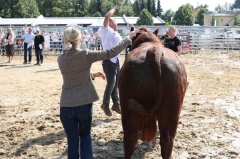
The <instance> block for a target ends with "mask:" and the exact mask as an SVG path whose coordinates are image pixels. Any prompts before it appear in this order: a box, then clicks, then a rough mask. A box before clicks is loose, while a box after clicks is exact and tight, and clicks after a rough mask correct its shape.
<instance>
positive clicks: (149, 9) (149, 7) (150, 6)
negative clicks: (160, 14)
mask: <svg viewBox="0 0 240 159" xmlns="http://www.w3.org/2000/svg"><path fill="white" fill-rule="evenodd" d="M147 10H148V11H149V12H150V13H151V14H152V4H151V0H147Z"/></svg>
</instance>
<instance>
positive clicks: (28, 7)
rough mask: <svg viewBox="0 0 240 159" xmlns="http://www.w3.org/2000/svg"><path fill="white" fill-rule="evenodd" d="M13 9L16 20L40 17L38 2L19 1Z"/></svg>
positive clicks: (29, 0)
mask: <svg viewBox="0 0 240 159" xmlns="http://www.w3.org/2000/svg"><path fill="white" fill-rule="evenodd" d="M13 9H14V10H13V11H12V12H13V15H15V16H14V17H15V18H36V17H38V16H39V15H40V13H39V11H38V6H37V3H36V0H19V1H18V3H17V4H16V5H14V6H13Z"/></svg>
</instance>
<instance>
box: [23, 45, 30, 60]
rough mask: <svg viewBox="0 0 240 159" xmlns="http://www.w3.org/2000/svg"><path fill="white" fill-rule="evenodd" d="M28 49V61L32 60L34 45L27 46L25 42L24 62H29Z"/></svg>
mask: <svg viewBox="0 0 240 159" xmlns="http://www.w3.org/2000/svg"><path fill="white" fill-rule="evenodd" d="M27 50H28V53H29V54H28V62H31V61H32V46H30V47H29V48H27V43H24V62H27Z"/></svg>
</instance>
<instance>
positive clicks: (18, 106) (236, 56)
mask: <svg viewBox="0 0 240 159" xmlns="http://www.w3.org/2000/svg"><path fill="white" fill-rule="evenodd" d="M56 59H57V56H45V58H44V64H43V65H42V66H34V65H33V64H34V63H32V64H27V65H23V64H22V62H23V57H22V56H16V57H14V61H13V62H12V63H10V64H7V63H6V61H7V57H6V56H1V57H0V83H1V89H0V158H1V159H9V158H21V159H25V158H28V159H29V158H32V159H65V158H67V156H66V153H67V141H66V136H65V133H64V130H63V127H62V125H61V122H60V120H59V98H60V93H61V85H62V77H61V74H60V71H59V69H58V65H57V61H56ZM181 59H182V60H183V61H184V63H185V67H186V70H187V74H188V81H189V86H188V89H187V92H186V95H185V100H184V104H183V108H182V112H181V117H180V121H179V125H178V131H177V136H176V138H175V142H174V148H173V153H172V154H173V158H175V159H200V158H203V159H230V158H233V159H240V126H239V125H240V52H228V53H221V52H201V53H198V54H184V55H182V56H181ZM33 61H34V62H35V57H33ZM123 61H124V56H122V61H121V62H123ZM80 62H81V61H80ZM96 71H102V67H101V64H100V62H97V63H95V64H94V65H93V67H92V72H96ZM105 84H106V81H104V80H102V79H96V80H95V81H94V85H95V86H96V88H97V91H98V94H99V97H100V100H99V101H97V102H95V103H94V113H93V123H92V140H93V151H94V158H96V159H121V158H123V141H122V138H123V134H122V127H121V120H120V119H121V116H120V115H119V114H116V113H113V116H112V117H107V116H105V115H104V113H103V112H102V110H101V109H100V105H101V101H102V96H103V91H104V87H105ZM160 154H161V153H160V145H159V136H158V137H157V138H156V140H155V141H154V142H151V143H143V142H141V141H140V140H139V143H138V145H137V146H136V150H135V152H134V156H133V159H157V158H161V157H160Z"/></svg>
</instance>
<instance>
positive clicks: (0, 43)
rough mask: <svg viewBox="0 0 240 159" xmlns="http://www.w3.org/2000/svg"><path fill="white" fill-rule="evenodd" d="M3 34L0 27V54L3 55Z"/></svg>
mask: <svg viewBox="0 0 240 159" xmlns="http://www.w3.org/2000/svg"><path fill="white" fill-rule="evenodd" d="M4 36H5V33H4V31H3V30H2V28H0V54H2V55H4V53H3V50H4V46H3V41H4V40H3V37H4Z"/></svg>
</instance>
